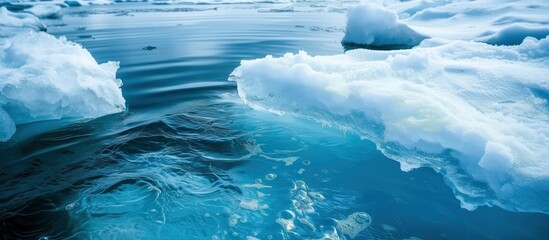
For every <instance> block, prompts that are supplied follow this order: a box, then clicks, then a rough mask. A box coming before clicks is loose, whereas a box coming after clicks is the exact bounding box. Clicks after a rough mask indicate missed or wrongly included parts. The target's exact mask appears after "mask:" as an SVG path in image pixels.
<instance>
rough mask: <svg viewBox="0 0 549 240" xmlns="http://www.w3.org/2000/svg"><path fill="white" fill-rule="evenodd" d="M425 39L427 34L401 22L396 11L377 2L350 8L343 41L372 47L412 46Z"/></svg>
mask: <svg viewBox="0 0 549 240" xmlns="http://www.w3.org/2000/svg"><path fill="white" fill-rule="evenodd" d="M423 39H425V36H423V35H421V34H418V33H416V32H415V31H414V30H412V29H410V28H409V27H408V26H406V24H404V23H401V22H400V21H399V20H398V16H397V15H396V13H394V12H392V11H390V10H388V9H386V8H383V7H382V6H380V5H377V4H366V5H361V6H358V7H354V8H350V9H349V11H348V13H347V30H346V32H345V36H344V37H343V40H342V43H344V44H356V45H364V46H367V47H372V48H380V47H385V48H410V47H413V46H416V45H418V44H419V43H420V42H421V41H422V40H423Z"/></svg>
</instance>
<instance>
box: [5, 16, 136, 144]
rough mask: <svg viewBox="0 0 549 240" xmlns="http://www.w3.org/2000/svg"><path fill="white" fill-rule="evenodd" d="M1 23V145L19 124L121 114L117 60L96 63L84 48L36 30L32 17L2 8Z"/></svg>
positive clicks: (37, 27) (36, 23)
mask: <svg viewBox="0 0 549 240" xmlns="http://www.w3.org/2000/svg"><path fill="white" fill-rule="evenodd" d="M0 23H1V24H0V32H1V33H2V35H1V36H0V79H1V81H0V126H1V128H0V141H7V140H9V139H10V138H11V136H12V135H13V134H14V133H15V129H16V125H19V124H22V123H28V122H35V121H41V120H52V119H61V118H74V119H88V118H96V117H100V116H103V115H107V114H111V113H117V112H121V111H124V109H125V100H124V98H123V97H122V92H121V90H120V86H121V84H122V82H121V81H120V79H117V78H116V71H117V69H118V63H117V62H107V63H102V64H98V63H97V62H96V61H95V59H94V58H93V57H92V56H91V54H90V53H89V52H88V51H87V50H86V49H84V48H82V46H80V45H78V44H76V43H73V42H70V41H67V40H66V39H65V38H64V37H61V38H56V37H54V36H52V35H49V34H47V33H45V32H42V31H39V30H45V28H44V26H43V25H42V24H41V23H40V21H39V20H38V19H37V18H36V17H35V16H34V15H31V14H27V13H12V12H10V11H9V10H7V9H6V8H5V7H3V8H1V9H0ZM52 59H55V61H52Z"/></svg>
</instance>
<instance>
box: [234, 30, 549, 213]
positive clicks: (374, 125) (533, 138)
mask: <svg viewBox="0 0 549 240" xmlns="http://www.w3.org/2000/svg"><path fill="white" fill-rule="evenodd" d="M548 47H549V38H544V39H542V40H537V39H535V38H527V39H525V40H524V42H523V43H522V44H521V45H518V46H492V45H488V44H485V43H477V42H468V41H448V40H441V39H432V40H425V41H424V42H422V44H421V45H420V46H418V47H416V48H413V49H411V50H399V51H372V50H352V51H348V52H347V53H345V54H341V55H335V56H316V57H315V56H309V55H308V54H307V53H305V52H300V53H299V54H291V53H288V54H286V55H284V56H283V57H280V58H274V57H271V56H267V57H266V58H263V59H257V60H250V61H242V63H241V65H240V66H239V67H238V68H237V69H235V70H234V72H233V73H232V75H231V80H233V81H236V82H237V83H238V93H239V95H240V97H241V98H242V100H243V101H244V102H245V103H247V104H248V105H250V106H251V107H253V108H256V109H261V110H267V111H271V112H275V113H278V114H287V113H289V114H298V115H303V116H306V117H309V118H313V119H316V120H318V121H321V122H323V123H328V124H332V125H337V126H339V127H342V128H345V129H350V130H353V131H356V132H357V133H358V134H360V135H362V136H364V137H365V138H368V139H371V140H373V141H374V142H376V144H377V145H378V147H379V148H380V149H381V150H382V151H383V152H384V153H385V154H386V155H388V156H389V157H391V158H393V159H395V160H398V161H399V162H401V167H402V169H403V170H410V169H413V168H417V167H422V166H428V167H432V168H433V169H435V170H436V171H438V172H441V173H443V174H445V177H446V178H447V179H448V180H449V182H450V183H451V185H453V188H454V190H455V192H456V195H457V197H458V198H460V199H461V200H462V201H463V204H464V207H470V208H472V207H474V206H478V205H499V206H502V207H504V208H507V209H511V210H519V211H540V212H549V208H548V206H547V204H546V203H547V202H549V171H548V169H549V162H547V161H545V159H547V158H549V150H548V149H547V146H548V145H549V125H548V124H547V122H548V121H549V109H548V108H547V104H548V101H549V99H547V93H548V92H549V82H548V81H547V76H549V55H548V53H549V48H548ZM455 160H457V161H455ZM463 170H465V171H463ZM478 184H480V186H484V185H485V187H478V186H479V185H478Z"/></svg>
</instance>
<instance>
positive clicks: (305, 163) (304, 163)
mask: <svg viewBox="0 0 549 240" xmlns="http://www.w3.org/2000/svg"><path fill="white" fill-rule="evenodd" d="M301 163H302V164H303V165H305V166H309V165H311V161H310V160H308V159H305V160H303V162H301Z"/></svg>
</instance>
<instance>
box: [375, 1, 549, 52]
mask: <svg viewBox="0 0 549 240" xmlns="http://www.w3.org/2000/svg"><path fill="white" fill-rule="evenodd" d="M385 7H386V8H387V9H389V10H391V11H393V12H395V13H396V14H397V15H399V17H400V21H401V22H402V23H404V24H406V25H407V26H409V27H410V28H411V29H413V30H415V31H416V32H418V33H420V34H422V35H425V36H428V37H434V38H445V39H454V40H475V41H481V42H487V43H490V44H497V45H502V44H504V45H518V44H520V43H521V42H522V39H524V37H526V36H533V37H536V38H538V39H541V38H544V37H545V36H546V35H549V31H548V30H549V29H548V28H547V25H548V24H549V18H547V12H548V11H549V2H547V1H535V0H527V1H516V0H497V1H496V0H482V1H459V0H454V1H449V0H421V1H419V0H412V1H403V2H391V3H388V4H385Z"/></svg>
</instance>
